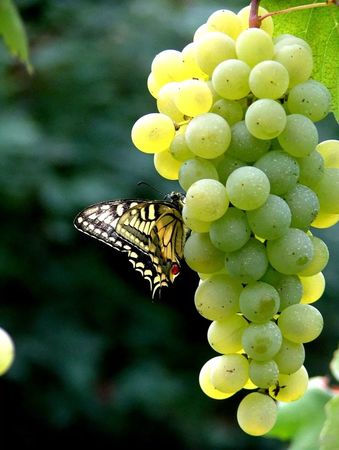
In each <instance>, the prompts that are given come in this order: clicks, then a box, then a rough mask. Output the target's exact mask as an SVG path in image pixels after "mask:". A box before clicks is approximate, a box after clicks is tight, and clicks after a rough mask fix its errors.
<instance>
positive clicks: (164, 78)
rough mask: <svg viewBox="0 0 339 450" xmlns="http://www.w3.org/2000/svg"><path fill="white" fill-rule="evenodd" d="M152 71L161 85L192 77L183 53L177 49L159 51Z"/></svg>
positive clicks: (153, 62)
mask: <svg viewBox="0 0 339 450" xmlns="http://www.w3.org/2000/svg"><path fill="white" fill-rule="evenodd" d="M151 71H152V73H153V76H154V78H155V80H156V82H157V84H158V85H159V86H163V85H164V84H166V83H170V82H171V81H182V80H186V79H187V78H189V77H190V72H189V70H188V67H187V66H186V65H185V63H184V60H183V56H182V53H181V52H179V51H177V50H163V51H162V52H160V53H158V54H157V55H156V56H155V57H154V59H153V61H152V66H151Z"/></svg>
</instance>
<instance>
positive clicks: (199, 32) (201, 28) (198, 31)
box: [193, 23, 209, 43]
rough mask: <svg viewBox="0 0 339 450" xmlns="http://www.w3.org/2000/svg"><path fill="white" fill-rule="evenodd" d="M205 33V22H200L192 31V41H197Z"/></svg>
mask: <svg viewBox="0 0 339 450" xmlns="http://www.w3.org/2000/svg"><path fill="white" fill-rule="evenodd" d="M207 33H209V30H208V28H207V23H202V24H201V25H200V26H199V27H198V28H197V29H196V30H195V32H194V35H193V43H195V42H196V41H198V40H199V39H200V38H201V37H202V36H204V35H205V34H207Z"/></svg>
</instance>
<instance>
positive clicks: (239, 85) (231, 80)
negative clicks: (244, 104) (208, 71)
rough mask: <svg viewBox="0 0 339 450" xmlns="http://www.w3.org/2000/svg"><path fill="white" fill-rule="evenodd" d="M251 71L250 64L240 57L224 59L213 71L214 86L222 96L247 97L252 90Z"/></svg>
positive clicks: (236, 98)
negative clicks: (249, 81) (250, 82)
mask: <svg viewBox="0 0 339 450" xmlns="http://www.w3.org/2000/svg"><path fill="white" fill-rule="evenodd" d="M250 71H251V68H250V67H249V65H248V64H246V63H245V62H243V61H240V60H238V59H227V60H226V61H222V62H221V63H220V64H218V65H217V67H216V68H215V69H214V71H213V75H212V84H213V87H214V89H215V90H216V92H217V93H218V94H219V95H220V96H221V97H223V98H226V99H228V100H238V99H240V98H243V97H246V95H247V94H248V93H249V92H250V87H249V84H248V77H249V75H250Z"/></svg>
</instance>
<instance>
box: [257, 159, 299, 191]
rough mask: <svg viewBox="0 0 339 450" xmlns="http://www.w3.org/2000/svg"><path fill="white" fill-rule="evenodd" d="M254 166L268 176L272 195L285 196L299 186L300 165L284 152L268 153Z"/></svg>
mask: <svg viewBox="0 0 339 450" xmlns="http://www.w3.org/2000/svg"><path fill="white" fill-rule="evenodd" d="M254 166H255V167H257V168H258V169H260V170H262V171H263V172H264V173H265V174H266V175H267V177H268V179H269V181H270V186H271V191H270V192H271V194H276V195H282V194H285V193H286V192H287V191H289V190H290V189H292V188H293V187H294V186H295V185H296V184H297V181H298V178H299V172H300V171H299V166H298V163H297V161H296V160H295V159H294V158H293V157H292V156H290V155H288V154H287V153H285V152H284V151H282V150H272V151H270V152H268V153H266V154H265V155H263V156H262V157H261V158H259V159H258V161H256V163H255V164H254Z"/></svg>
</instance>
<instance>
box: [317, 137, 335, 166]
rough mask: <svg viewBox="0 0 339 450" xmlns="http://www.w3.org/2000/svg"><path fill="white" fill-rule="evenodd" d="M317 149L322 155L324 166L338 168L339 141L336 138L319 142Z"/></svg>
mask: <svg viewBox="0 0 339 450" xmlns="http://www.w3.org/2000/svg"><path fill="white" fill-rule="evenodd" d="M316 149H317V151H318V152H319V153H320V155H321V156H322V157H323V161H324V165H325V167H326V168H332V169H339V141H338V140H336V139H329V140H327V141H323V142H320V143H319V144H318V145H317V147H316Z"/></svg>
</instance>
